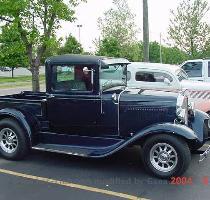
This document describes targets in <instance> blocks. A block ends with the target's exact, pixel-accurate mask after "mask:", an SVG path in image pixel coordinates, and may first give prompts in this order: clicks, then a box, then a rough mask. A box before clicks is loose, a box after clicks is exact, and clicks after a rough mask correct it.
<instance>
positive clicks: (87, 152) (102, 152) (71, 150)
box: [32, 140, 124, 158]
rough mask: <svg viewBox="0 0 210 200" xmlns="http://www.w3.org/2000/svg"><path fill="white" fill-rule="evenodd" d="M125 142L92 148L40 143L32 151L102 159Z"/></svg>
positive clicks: (120, 141)
mask: <svg viewBox="0 0 210 200" xmlns="http://www.w3.org/2000/svg"><path fill="white" fill-rule="evenodd" d="M123 143H124V140H119V141H118V142H117V143H115V144H113V145H111V146H106V147H91V146H73V145H60V144H43V143H40V144H38V145H36V146H33V147H32V149H35V150H40V151H48V152H56V153H62V154H68V155H75V156H81V157H93V158H100V157H105V156H107V155H109V154H110V153H111V152H112V151H114V150H115V149H117V148H118V147H119V146H120V145H121V144H123Z"/></svg>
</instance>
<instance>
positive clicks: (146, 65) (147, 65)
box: [128, 62, 180, 72]
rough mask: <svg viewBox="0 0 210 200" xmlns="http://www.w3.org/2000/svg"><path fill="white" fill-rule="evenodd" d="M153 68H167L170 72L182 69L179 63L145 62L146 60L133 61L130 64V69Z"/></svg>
mask: <svg viewBox="0 0 210 200" xmlns="http://www.w3.org/2000/svg"><path fill="white" fill-rule="evenodd" d="M132 68H135V69H138V68H139V69H152V70H157V69H158V70H165V71H170V72H176V71H177V70H179V69H180V67H179V66H177V65H170V64H162V63H145V62H132V63H131V64H130V65H128V69H130V70H131V69H132Z"/></svg>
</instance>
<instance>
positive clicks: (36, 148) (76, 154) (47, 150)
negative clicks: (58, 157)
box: [32, 147, 86, 157]
mask: <svg viewBox="0 0 210 200" xmlns="http://www.w3.org/2000/svg"><path fill="white" fill-rule="evenodd" d="M32 149H33V150H38V151H46V152H52V153H60V154H67V155H73V156H82V157H86V156H85V154H78V153H72V152H66V151H60V150H55V149H45V148H41V147H32Z"/></svg>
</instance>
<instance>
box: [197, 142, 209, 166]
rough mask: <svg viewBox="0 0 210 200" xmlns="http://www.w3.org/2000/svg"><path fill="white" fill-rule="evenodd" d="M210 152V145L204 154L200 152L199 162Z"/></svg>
mask: <svg viewBox="0 0 210 200" xmlns="http://www.w3.org/2000/svg"><path fill="white" fill-rule="evenodd" d="M209 153H210V145H209V146H208V148H207V149H206V150H205V151H204V152H203V153H202V154H200V159H199V162H202V161H203V160H204V159H205V158H207V156H208V154H209Z"/></svg>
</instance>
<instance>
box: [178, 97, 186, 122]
mask: <svg viewBox="0 0 210 200" xmlns="http://www.w3.org/2000/svg"><path fill="white" fill-rule="evenodd" d="M176 115H177V118H178V120H179V121H181V122H182V123H184V124H186V125H187V124H188V98H187V97H186V96H183V95H182V94H179V96H178V98H177V104H176Z"/></svg>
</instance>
